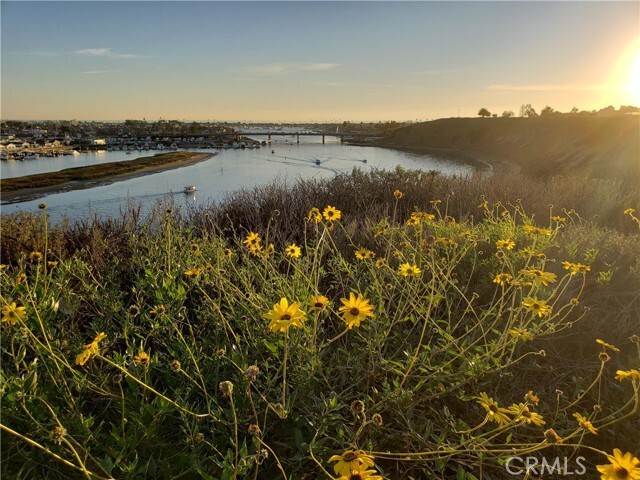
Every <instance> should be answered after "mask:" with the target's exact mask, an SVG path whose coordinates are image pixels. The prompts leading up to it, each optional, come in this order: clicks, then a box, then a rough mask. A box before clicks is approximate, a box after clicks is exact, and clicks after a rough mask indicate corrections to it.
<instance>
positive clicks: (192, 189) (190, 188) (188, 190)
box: [183, 185, 196, 193]
mask: <svg viewBox="0 0 640 480" xmlns="http://www.w3.org/2000/svg"><path fill="white" fill-rule="evenodd" d="M183 191H184V193H193V192H195V191H196V186H195V185H187V186H186V187H184V190H183Z"/></svg>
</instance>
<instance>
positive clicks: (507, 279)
mask: <svg viewBox="0 0 640 480" xmlns="http://www.w3.org/2000/svg"><path fill="white" fill-rule="evenodd" d="M512 281H513V276H511V274H510V273H499V274H498V275H496V276H495V277H494V279H493V283H497V284H498V285H509V284H510V283H511V282H512Z"/></svg>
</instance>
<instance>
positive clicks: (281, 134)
mask: <svg viewBox="0 0 640 480" xmlns="http://www.w3.org/2000/svg"><path fill="white" fill-rule="evenodd" d="M216 135H219V136H222V137H256V136H261V137H264V136H266V137H268V141H269V142H271V137H272V136H279V137H296V143H300V137H322V143H324V142H325V137H338V138H340V141H341V142H342V141H343V139H344V137H350V138H365V137H370V136H371V134H370V133H341V132H336V133H327V132H324V133H323V132H283V131H281V130H275V131H267V132H251V131H249V132H224V133H216Z"/></svg>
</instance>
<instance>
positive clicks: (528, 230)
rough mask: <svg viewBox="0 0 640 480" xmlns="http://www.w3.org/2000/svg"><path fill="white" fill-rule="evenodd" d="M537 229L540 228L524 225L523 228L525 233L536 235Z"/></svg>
mask: <svg viewBox="0 0 640 480" xmlns="http://www.w3.org/2000/svg"><path fill="white" fill-rule="evenodd" d="M537 229H538V227H536V226H535V225H523V227H522V230H523V231H524V232H525V233H534V232H535V231H536V230H537Z"/></svg>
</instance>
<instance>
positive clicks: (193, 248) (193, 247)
mask: <svg viewBox="0 0 640 480" xmlns="http://www.w3.org/2000/svg"><path fill="white" fill-rule="evenodd" d="M189 251H190V252H191V253H200V247H198V244H197V243H192V244H191V245H189Z"/></svg>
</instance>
